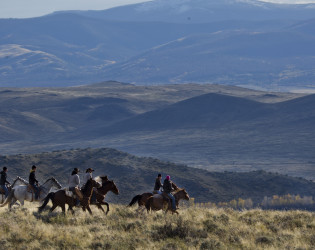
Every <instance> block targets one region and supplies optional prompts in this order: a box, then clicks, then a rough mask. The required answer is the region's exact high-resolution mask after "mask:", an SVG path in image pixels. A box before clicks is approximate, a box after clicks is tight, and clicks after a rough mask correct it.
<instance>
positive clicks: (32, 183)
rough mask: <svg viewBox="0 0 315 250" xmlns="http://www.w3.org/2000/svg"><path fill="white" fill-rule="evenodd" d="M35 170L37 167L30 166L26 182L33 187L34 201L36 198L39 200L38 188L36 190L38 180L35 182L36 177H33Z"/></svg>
mask: <svg viewBox="0 0 315 250" xmlns="http://www.w3.org/2000/svg"><path fill="white" fill-rule="evenodd" d="M36 168H37V167H36V166H35V165H33V166H32V169H31V172H30V175H29V177H28V182H29V184H30V185H31V186H32V187H33V189H34V190H35V200H38V198H39V188H38V180H36V175H35V172H36Z"/></svg>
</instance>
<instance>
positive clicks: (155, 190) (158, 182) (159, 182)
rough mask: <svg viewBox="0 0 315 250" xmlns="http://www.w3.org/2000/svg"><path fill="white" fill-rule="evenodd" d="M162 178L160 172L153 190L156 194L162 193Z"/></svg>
mask: <svg viewBox="0 0 315 250" xmlns="http://www.w3.org/2000/svg"><path fill="white" fill-rule="evenodd" d="M161 179H162V175H161V174H158V177H157V178H156V179H155V184H154V190H153V193H154V194H162V192H161V190H160V189H161V187H162V182H161Z"/></svg>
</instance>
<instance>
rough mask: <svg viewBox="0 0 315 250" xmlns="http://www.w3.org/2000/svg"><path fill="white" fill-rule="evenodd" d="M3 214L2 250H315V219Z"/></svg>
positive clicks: (265, 214) (192, 213)
mask: <svg viewBox="0 0 315 250" xmlns="http://www.w3.org/2000/svg"><path fill="white" fill-rule="evenodd" d="M35 210H36V209H35V206H34V204H31V205H30V204H27V205H26V207H25V208H16V209H14V210H13V211H12V212H8V210H7V209H6V208H1V210H0V248H1V249H314V248H315V213H311V212H305V211H262V210H244V211H236V210H232V209H206V208H196V207H190V208H183V209H180V210H179V215H170V214H167V215H165V214H164V213H162V212H155V213H151V214H147V213H143V214H141V213H137V212H136V211H135V208H126V207H125V206H122V205H111V211H110V213H109V215H108V216H104V215H103V214H102V213H100V212H98V211H97V210H96V208H95V207H93V212H94V214H93V216H90V215H88V214H87V213H83V212H81V211H79V210H78V209H77V210H76V214H75V215H74V216H73V215H70V214H68V215H66V216H63V215H62V214H61V212H60V211H58V212H56V213H52V214H48V212H47V211H45V212H43V213H42V214H38V213H37V212H36V211H35Z"/></svg>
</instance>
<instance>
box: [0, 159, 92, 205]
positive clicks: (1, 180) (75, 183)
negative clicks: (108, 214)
mask: <svg viewBox="0 0 315 250" xmlns="http://www.w3.org/2000/svg"><path fill="white" fill-rule="evenodd" d="M36 169H37V167H36V166H35V165H33V166H32V167H31V170H30V174H29V178H28V181H29V185H30V186H31V188H32V189H33V192H34V194H35V201H36V200H38V198H39V192H40V189H39V185H38V180H37V179H36ZM93 171H94V170H93V169H92V168H88V169H87V170H86V172H85V174H84V176H83V181H82V184H83V186H84V185H85V184H86V183H87V181H88V180H89V179H91V178H92V172H93ZM7 172H8V168H7V167H3V170H2V171H1V172H0V187H1V188H2V190H3V192H4V196H5V198H7V197H8V195H9V188H8V185H11V183H10V182H9V181H8V180H7ZM79 172H80V170H79V169H78V168H74V169H73V171H72V173H71V176H70V177H69V180H68V185H69V190H70V191H72V192H74V193H77V192H78V190H79V186H80V177H79V175H78V173H79ZM83 186H82V187H83ZM77 201H78V200H77Z"/></svg>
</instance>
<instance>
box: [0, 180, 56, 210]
mask: <svg viewBox="0 0 315 250" xmlns="http://www.w3.org/2000/svg"><path fill="white" fill-rule="evenodd" d="M51 188H56V189H60V188H61V185H60V184H59V182H58V181H57V180H56V179H55V178H53V177H52V178H50V179H48V180H47V181H45V182H44V184H43V185H41V186H40V187H39V199H38V201H39V202H40V201H42V200H43V199H44V198H45V197H46V196H47V194H48V193H49V192H50V190H51ZM34 197H35V194H34V193H32V192H29V191H28V186H27V185H19V186H15V187H14V188H12V190H11V192H10V193H9V196H8V197H7V198H6V200H5V201H4V202H3V203H2V204H1V205H0V207H4V206H5V205H6V204H9V205H8V206H9V209H10V210H11V207H12V205H13V204H14V203H15V202H16V201H17V200H18V201H19V202H20V203H21V205H22V206H23V205H24V201H25V200H26V201H29V202H33V201H35V200H34Z"/></svg>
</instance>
